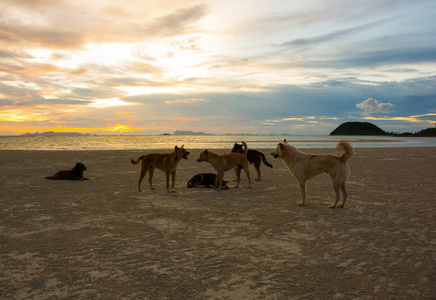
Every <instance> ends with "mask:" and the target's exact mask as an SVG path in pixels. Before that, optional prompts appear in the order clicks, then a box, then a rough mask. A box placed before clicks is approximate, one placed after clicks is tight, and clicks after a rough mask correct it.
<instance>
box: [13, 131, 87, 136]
mask: <svg viewBox="0 0 436 300" xmlns="http://www.w3.org/2000/svg"><path fill="white" fill-rule="evenodd" d="M78 135H84V136H87V135H91V134H89V133H80V132H54V131H46V132H35V133H28V132H27V133H25V134H22V135H21V136H78Z"/></svg>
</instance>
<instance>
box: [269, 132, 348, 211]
mask: <svg viewBox="0 0 436 300" xmlns="http://www.w3.org/2000/svg"><path fill="white" fill-rule="evenodd" d="M337 148H338V149H339V148H342V149H343V150H344V153H343V154H342V155H341V156H337V155H331V154H309V153H303V152H300V151H298V150H297V148H295V147H294V146H292V145H289V144H288V141H287V140H286V139H285V140H284V141H283V143H279V144H278V146H277V149H276V150H275V151H274V152H272V153H271V155H272V156H273V157H274V158H281V159H282V161H283V163H284V164H285V166H286V167H287V168H288V169H289V171H290V172H291V174H292V175H294V177H295V178H296V179H297V181H298V183H299V184H300V189H301V202H299V203H298V205H299V206H303V205H304V201H305V200H306V181H307V180H308V179H310V178H313V177H315V176H317V175H320V174H322V173H327V174H328V175H329V176H330V177H331V180H332V183H333V189H334V191H335V194H336V199H335V202H334V203H333V205H331V206H330V208H335V207H336V205H337V204H338V201H339V198H340V196H339V189H341V191H342V197H343V199H342V203H341V204H340V205H338V206H337V207H338V208H343V207H344V205H345V201H346V200H347V191H346V190H345V182H346V181H347V179H348V177H349V176H350V168H349V167H348V165H347V160H349V159H350V158H351V156H353V153H354V149H353V147H351V145H350V144H349V143H348V142H346V141H340V142H339V143H338V145H337Z"/></svg>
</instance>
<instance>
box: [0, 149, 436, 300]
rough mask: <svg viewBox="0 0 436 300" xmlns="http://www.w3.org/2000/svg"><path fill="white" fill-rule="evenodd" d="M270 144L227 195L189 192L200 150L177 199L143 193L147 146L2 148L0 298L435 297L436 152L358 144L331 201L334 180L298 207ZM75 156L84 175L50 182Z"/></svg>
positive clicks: (160, 179) (159, 181)
mask: <svg viewBox="0 0 436 300" xmlns="http://www.w3.org/2000/svg"><path fill="white" fill-rule="evenodd" d="M187 146H188V145H187ZM355 146H358V145H355ZM188 150H189V147H188ZM272 150H273V149H264V150H262V152H263V153H265V155H267V159H268V161H269V162H270V163H271V164H273V166H274V168H273V169H271V168H268V167H266V166H265V165H262V166H261V170H262V181H260V182H257V181H255V180H254V178H255V176H256V174H255V170H254V167H252V166H251V167H250V173H251V177H252V186H253V188H252V189H247V185H248V183H247V179H246V178H245V174H244V173H243V172H242V180H241V185H240V187H239V188H237V189H233V188H232V189H229V190H224V191H215V190H213V189H187V188H186V183H187V181H188V180H189V179H190V178H191V177H192V176H193V175H195V174H197V173H202V172H212V167H211V166H210V165H209V164H207V163H205V162H202V163H198V162H197V161H196V159H197V157H198V154H199V152H200V150H193V151H191V155H190V157H189V159H188V160H185V161H182V162H181V163H180V165H179V169H178V171H177V177H176V190H177V193H173V194H168V193H167V192H166V191H165V177H164V174H163V173H162V172H160V171H155V174H154V187H155V188H156V189H155V190H153V191H150V190H149V189H148V181H147V180H144V182H143V192H142V193H139V192H137V190H136V186H137V180H138V177H139V166H132V165H130V163H129V160H130V158H135V159H136V158H137V157H138V156H140V155H142V154H146V153H150V151H9V150H2V151H0V169H1V173H0V186H1V195H0V207H1V209H0V266H1V267H0V299H59V298H62V299H95V298H100V299H435V295H436V271H435V270H436V268H435V267H436V263H435V261H436V231H435V228H436V217H435V211H436V210H435V208H436V201H435V198H436V197H435V196H436V190H435V182H436V180H435V179H436V175H435V174H436V173H435V167H436V148H377V149H359V148H357V149H356V153H355V155H354V156H353V157H352V158H351V159H350V160H349V165H350V168H351V177H350V179H349V182H348V185H347V187H348V194H349V199H348V201H347V203H346V205H345V208H344V209H334V210H332V209H329V208H328V206H329V205H330V204H331V203H332V202H333V198H334V193H333V190H332V188H331V184H330V179H329V178H328V177H327V176H326V175H322V176H318V177H316V178H315V179H312V180H311V181H309V182H308V190H307V196H308V198H307V205H306V206H305V207H298V206H296V203H297V202H298V201H299V200H300V191H299V188H298V185H297V183H296V181H295V179H294V178H293V177H292V175H291V174H290V173H289V172H288V170H287V169H286V168H285V166H284V165H283V163H282V162H281V161H279V160H274V159H273V158H272V157H271V156H270V155H269V153H270V152H271V151H272ZM301 150H303V151H310V152H314V153H336V154H339V152H337V151H336V150H334V149H327V150H325V149H324V150H323V149H311V150H307V149H301ZM153 152H154V151H153ZM215 152H217V153H225V151H223V150H216V151H215ZM77 161H81V162H83V163H84V164H85V165H86V166H87V168H88V170H87V171H85V173H84V174H85V177H88V178H89V180H88V181H50V180H46V179H45V176H49V175H52V174H54V173H55V172H56V171H58V170H61V169H68V168H72V167H73V166H74V164H75V163H76V162H77ZM147 178H148V177H147ZM226 179H227V180H230V182H229V186H234V185H235V182H234V181H232V180H233V179H234V173H233V171H230V172H228V173H226Z"/></svg>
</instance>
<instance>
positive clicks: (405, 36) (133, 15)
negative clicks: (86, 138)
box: [0, 0, 436, 135]
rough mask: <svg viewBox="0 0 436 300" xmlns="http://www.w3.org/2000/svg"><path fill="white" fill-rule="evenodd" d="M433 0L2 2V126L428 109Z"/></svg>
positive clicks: (433, 72) (241, 123) (225, 129)
mask: <svg viewBox="0 0 436 300" xmlns="http://www.w3.org/2000/svg"><path fill="white" fill-rule="evenodd" d="M435 85H436V1H434V0H413V1H402V0H392V1H389V0H358V1H357V0H356V1H352V0H350V1H345V0H342V1H340V0H318V1H310V0H308V1H297V0H265V1H264V0H256V1H255V0H252V1H249V0H238V1H235V0H231V1H230V0H229V1H227V0H220V1H191V0H178V1H174V0H171V1H168V0H158V1H157V0H156V1H155V0H148V1H142V0H136V1H135V0H122V1H121V0H94V1H88V0H86V1H82V0H75V1H69V0H65V1H62V0H56V1H55V0H2V1H1V2H0V135H19V134H23V133H26V132H45V131H55V132H81V133H91V134H144V135H148V134H151V135H154V134H162V133H173V132H174V131H175V130H188V131H202V132H207V133H213V134H223V133H251V134H283V133H285V134H295V135H298V134H302V135H304V134H314V135H325V134H329V133H330V132H331V131H333V130H334V129H335V128H336V127H337V126H339V125H340V124H342V123H344V122H348V121H359V122H371V123H373V124H376V125H377V126H379V127H380V128H382V129H383V130H385V131H388V132H416V131H419V130H421V129H425V128H429V127H434V126H435V120H436V88H435Z"/></svg>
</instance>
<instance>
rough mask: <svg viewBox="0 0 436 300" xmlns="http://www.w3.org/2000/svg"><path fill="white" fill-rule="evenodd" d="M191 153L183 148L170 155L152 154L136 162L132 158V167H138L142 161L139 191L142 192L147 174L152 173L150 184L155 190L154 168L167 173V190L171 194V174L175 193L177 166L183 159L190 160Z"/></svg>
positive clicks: (149, 179)
mask: <svg viewBox="0 0 436 300" xmlns="http://www.w3.org/2000/svg"><path fill="white" fill-rule="evenodd" d="M188 155H189V152H188V151H186V150H185V148H183V146H182V147H180V148H179V147H177V146H176V147H175V148H174V151H172V152H170V153H162V154H161V153H152V154H147V155H142V156H140V157H139V158H138V159H137V160H136V161H135V160H134V159H133V158H132V159H131V160H130V163H131V164H132V165H137V164H138V163H139V162H140V161H142V164H141V175H140V176H139V180H138V191H139V192H140V191H141V183H142V180H143V179H144V177H145V175H146V174H147V172H149V173H150V175H149V178H148V182H149V183H150V189H152V190H153V184H152V180H153V173H154V168H157V169H159V170H161V171H163V172H165V175H166V188H167V191H168V192H170V190H169V189H170V187H169V186H170V174H171V178H172V190H171V192H173V193H174V192H175V190H174V182H175V180H176V170H177V165H178V164H179V162H180V161H181V160H182V159H188Z"/></svg>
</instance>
